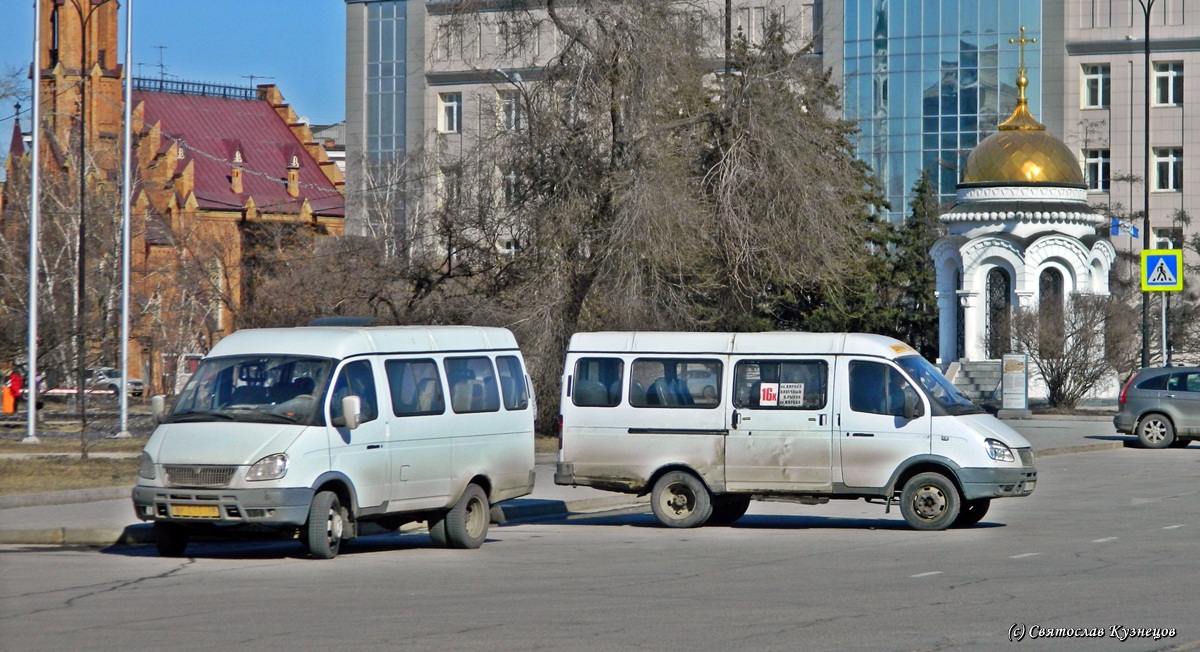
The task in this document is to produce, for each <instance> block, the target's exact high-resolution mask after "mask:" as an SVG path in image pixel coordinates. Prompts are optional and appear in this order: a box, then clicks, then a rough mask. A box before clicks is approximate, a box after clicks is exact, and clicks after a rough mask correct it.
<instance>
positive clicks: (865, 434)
mask: <svg viewBox="0 0 1200 652" xmlns="http://www.w3.org/2000/svg"><path fill="white" fill-rule="evenodd" d="M850 436H851V437H874V436H875V433H872V432H852V433H850Z"/></svg>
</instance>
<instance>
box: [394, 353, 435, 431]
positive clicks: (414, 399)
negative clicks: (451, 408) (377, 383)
mask: <svg viewBox="0 0 1200 652" xmlns="http://www.w3.org/2000/svg"><path fill="white" fill-rule="evenodd" d="M383 368H384V370H385V371H386V372H387V379H388V388H389V389H390V390H391V393H392V413H393V414H395V415H396V416H398V417H411V416H418V415H427V414H442V413H444V412H445V411H446V398H445V396H444V395H443V394H442V379H441V377H440V376H438V368H437V363H435V362H434V361H433V360H388V361H386V362H384V363H383Z"/></svg>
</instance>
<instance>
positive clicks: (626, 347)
mask: <svg viewBox="0 0 1200 652" xmlns="http://www.w3.org/2000/svg"><path fill="white" fill-rule="evenodd" d="M570 351H571V352H572V353H582V352H608V353H625V352H630V353H737V354H760V353H761V354H784V353H799V354H809V355H815V354H830V355H831V354H836V353H856V354H862V355H874V356H880V357H884V358H897V357H900V356H903V355H911V354H915V353H916V350H914V349H913V348H912V347H910V346H909V345H907V344H905V343H903V342H901V341H900V340H897V339H894V338H891V337H887V336H886V335H872V334H869V333H799V332H794V331H774V332H769V333H669V332H651V331H636V332H635V331H628V332H606V333H576V334H575V335H574V336H572V337H571V346H570Z"/></svg>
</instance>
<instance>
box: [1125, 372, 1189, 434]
mask: <svg viewBox="0 0 1200 652" xmlns="http://www.w3.org/2000/svg"><path fill="white" fill-rule="evenodd" d="M1113 425H1114V426H1116V428H1117V432H1123V433H1127V434H1130V435H1137V438H1138V441H1139V442H1141V444H1142V446H1145V447H1146V448H1166V447H1167V446H1177V447H1182V446H1187V445H1188V443H1189V442H1190V441H1191V440H1192V439H1194V438H1200V367H1154V368H1147V369H1142V370H1139V371H1138V372H1137V373H1135V374H1134V375H1133V377H1132V378H1130V379H1129V380H1128V381H1127V382H1126V383H1125V386H1124V387H1123V388H1121V398H1120V409H1119V410H1118V411H1117V416H1115V417H1113Z"/></svg>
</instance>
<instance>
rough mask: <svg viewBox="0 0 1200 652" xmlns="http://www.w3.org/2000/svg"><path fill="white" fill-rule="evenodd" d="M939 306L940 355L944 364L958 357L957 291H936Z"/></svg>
mask: <svg viewBox="0 0 1200 652" xmlns="http://www.w3.org/2000/svg"><path fill="white" fill-rule="evenodd" d="M934 296H936V297H937V306H938V357H939V358H941V361H942V364H949V363H951V362H954V361H955V360H957V359H958V351H957V350H956V348H957V347H956V346H955V345H956V344H957V341H956V340H957V339H958V324H957V323H956V322H957V318H958V310H956V308H957V307H958V306H957V301H958V297H957V293H956V292H953V291H951V292H935V293H934Z"/></svg>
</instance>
